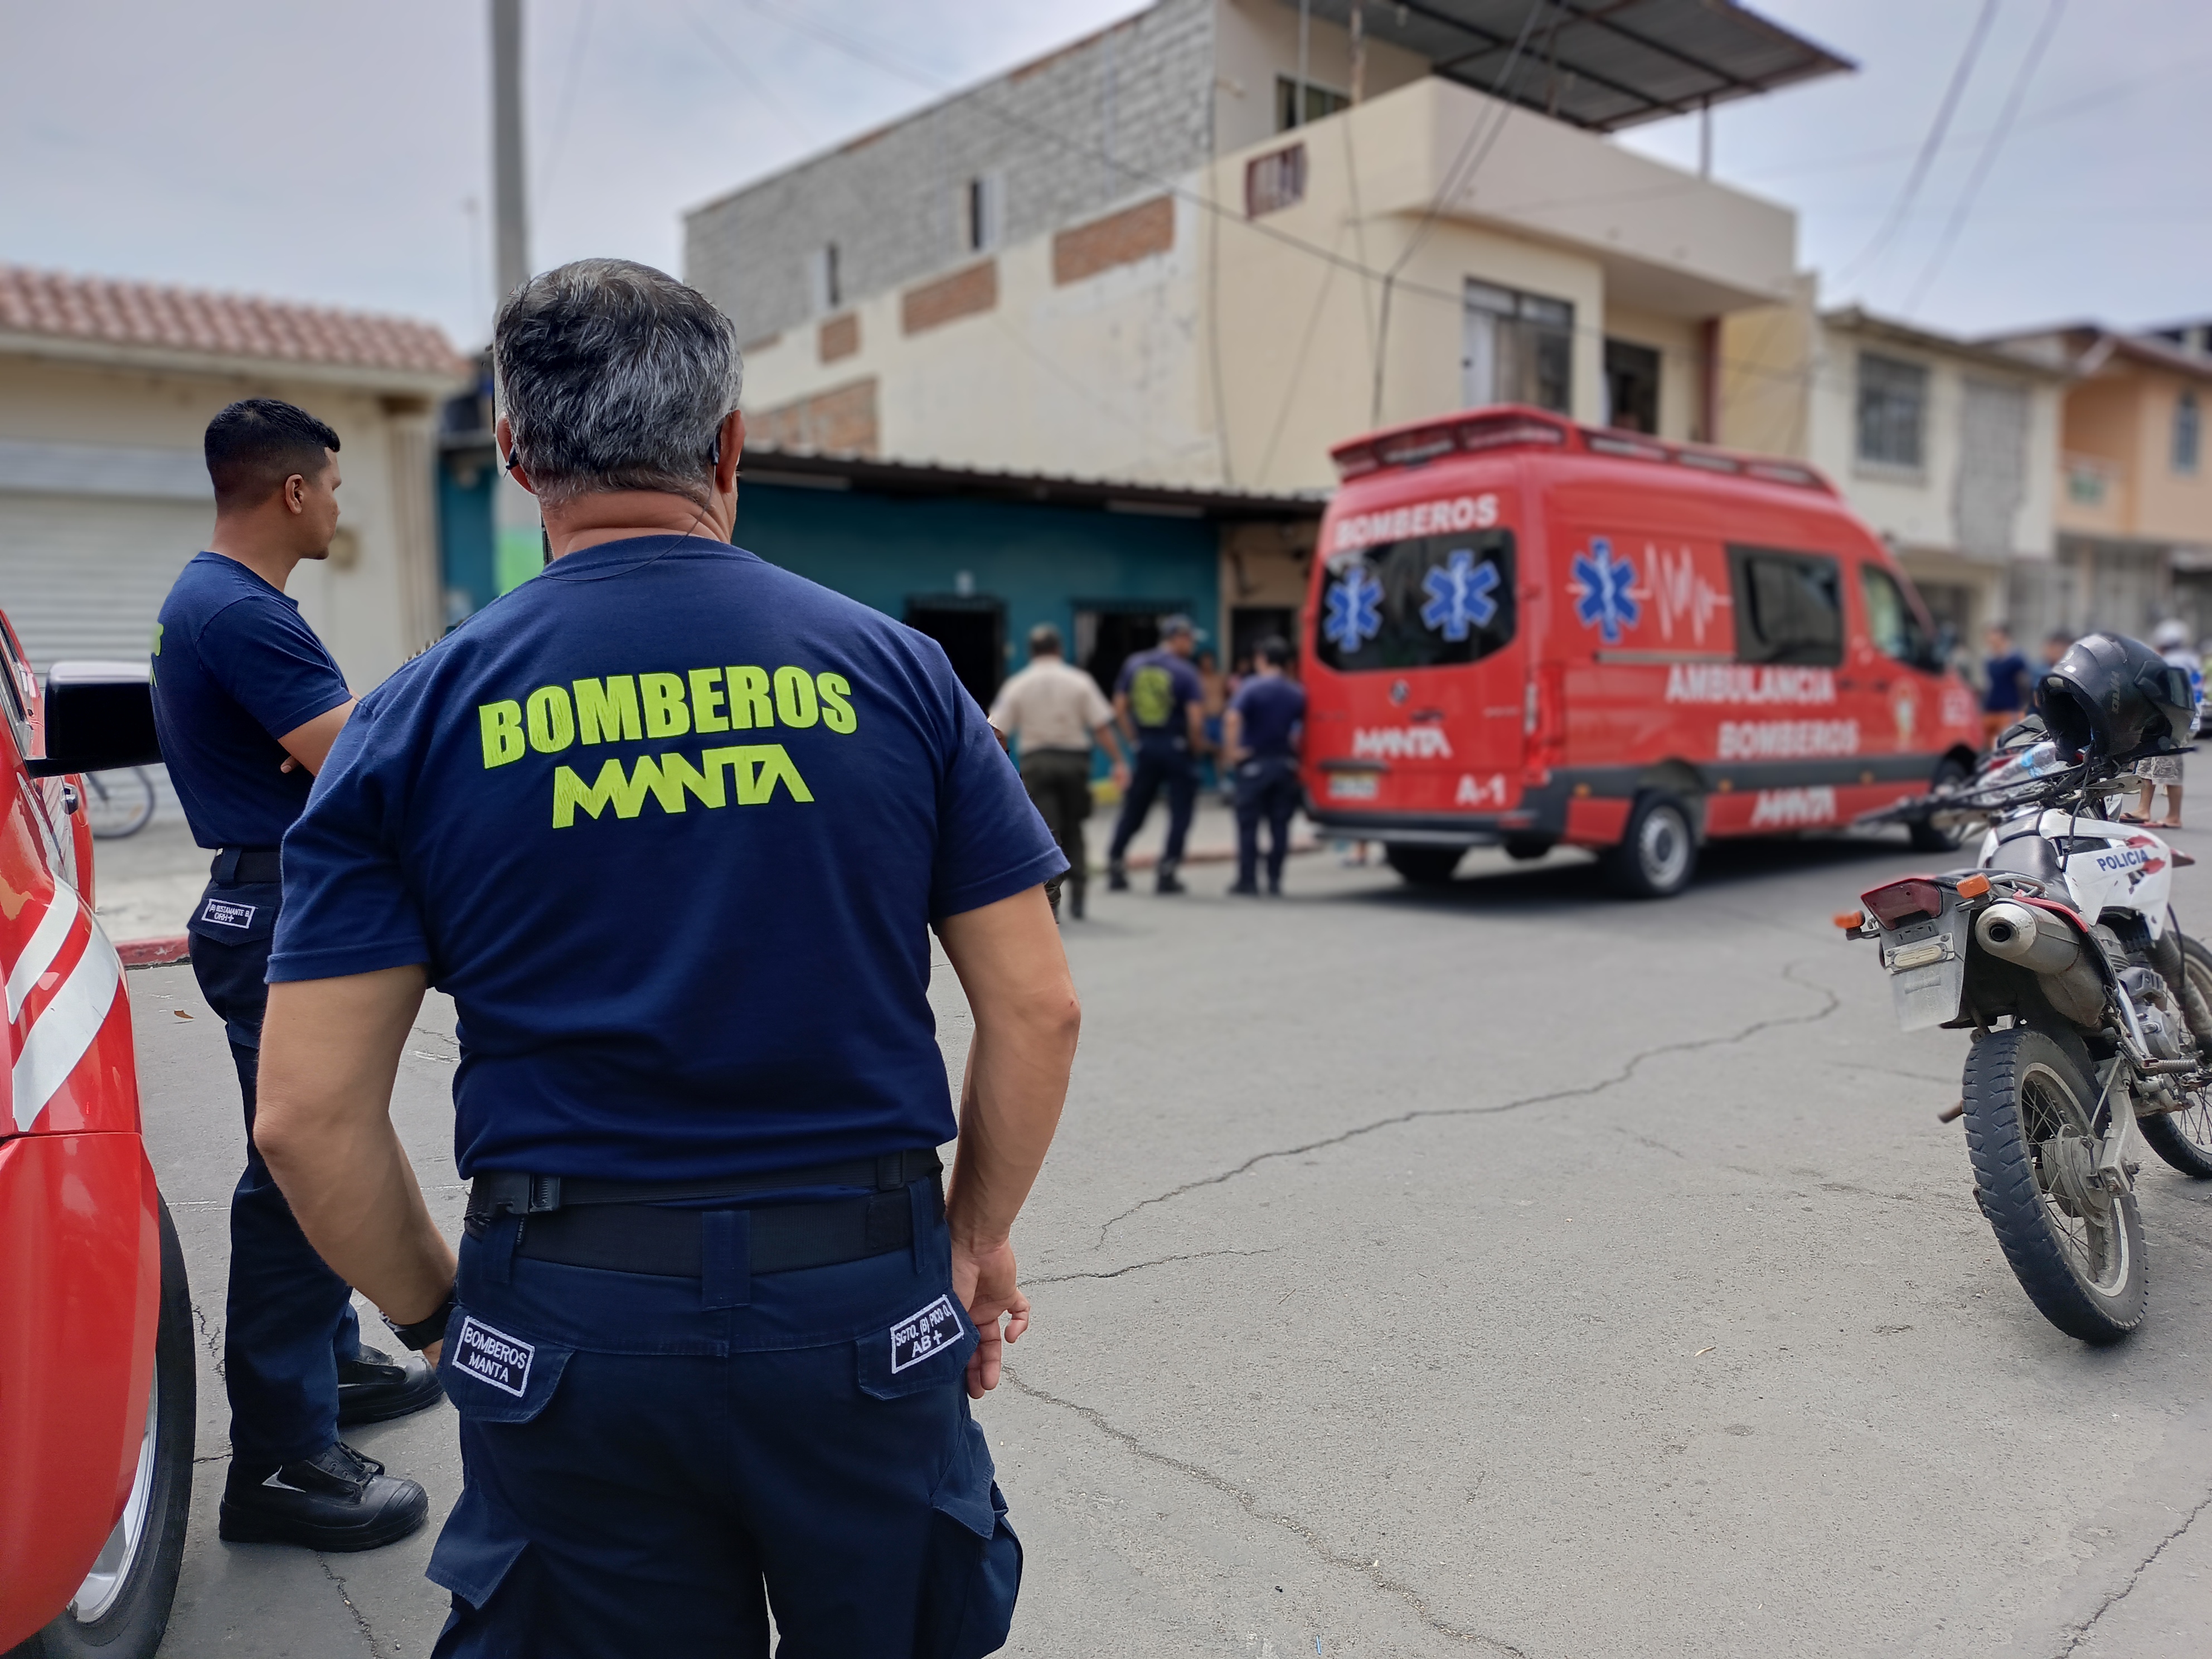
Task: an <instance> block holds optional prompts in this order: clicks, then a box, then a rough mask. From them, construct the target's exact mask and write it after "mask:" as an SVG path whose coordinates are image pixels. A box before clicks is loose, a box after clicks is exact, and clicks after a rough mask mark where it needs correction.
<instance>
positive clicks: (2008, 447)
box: [1721, 276, 2070, 653]
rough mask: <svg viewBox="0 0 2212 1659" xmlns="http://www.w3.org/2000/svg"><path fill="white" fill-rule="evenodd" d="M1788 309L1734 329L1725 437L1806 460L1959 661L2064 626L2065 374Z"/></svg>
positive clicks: (1928, 334) (1727, 334)
mask: <svg viewBox="0 0 2212 1659" xmlns="http://www.w3.org/2000/svg"><path fill="white" fill-rule="evenodd" d="M1814 292H1815V283H1814V278H1813V277H1811V276H1806V277H1804V278H1802V279H1801V281H1800V283H1799V284H1798V288H1797V293H1796V299H1795V301H1794V303H1792V304H1791V305H1790V306H1787V307H1777V308H1775V309H1774V310H1772V311H1768V312H1756V313H1747V314H1745V315H1743V316H1741V317H1735V318H1731V319H1729V322H1728V325H1727V326H1726V329H1725V331H1724V332H1723V337H1722V339H1723V345H1722V351H1723V369H1722V377H1721V383H1722V392H1721V407H1722V421H1721V435H1722V437H1723V440H1724V441H1726V442H1727V443H1728V444H1729V445H1730V446H1731V447H1737V448H1743V449H1753V450H1761V451H1765V452H1766V453H1772V454H1780V455H1788V456H1791V457H1794V458H1795V459H1800V460H1805V461H1809V462H1811V463H1812V464H1813V465H1815V466H1817V467H1819V468H1820V470H1821V471H1823V472H1825V473H1826V474H1827V476H1828V477H1830V478H1831V479H1832V480H1833V481H1834V483H1836V485H1837V487H1838V489H1841V490H1842V491H1843V493H1844V498H1845V499H1846V500H1847V501H1850V504H1851V507H1852V508H1853V509H1854V510H1855V511H1856V512H1857V513H1858V514H1859V515H1860V516H1861V517H1862V518H1863V519H1865V520H1867V522H1868V523H1869V525H1871V526H1873V527H1874V529H1875V531H1876V532H1878V533H1879V534H1880V535H1881V536H1882V538H1884V539H1885V540H1887V542H1888V543H1889V544H1890V546H1891V548H1892V549H1893V550H1894V551H1895V552H1896V553H1897V555H1898V556H1899V561H1900V562H1902V563H1903V564H1904V566H1905V569H1906V571H1907V572H1908V573H1910V574H1911V577H1912V579H1913V582H1914V584H1915V585H1916V586H1917V587H1918V588H1919V589H1920V592H1921V595H1922V597H1923V599H1926V600H1927V602H1928V608H1929V611H1932V612H1933V613H1934V615H1935V617H1936V622H1937V623H1938V624H1939V625H1941V626H1944V627H1947V628H1948V629H1950V630H1951V632H1952V633H1953V635H1954V636H1955V637H1956V638H1957V639H1958V640H1959V641H1960V642H1961V643H1962V644H1963V645H1964V646H1965V647H1967V649H1968V650H1969V651H1970V652H1972V653H1978V652H1979V650H1980V648H1981V635H1982V630H1983V629H1985V628H1987V627H1988V626H1989V625H1990V624H1991V623H1998V622H2008V623H2010V624H2011V626H2012V627H2013V629H2015V633H2016V634H2017V635H2019V637H2020V638H2021V640H2023V641H2033V639H2036V638H2038V637H2039V636H2040V635H2041V634H2042V633H2043V632H2045V631H2047V630H2048V629H2051V628H2054V627H2060V626H2064V625H2067V623H2068V619H2069V615H2070V612H2069V610H2068V608H2067V605H2066V603H2065V600H2064V586H2065V585H2064V581H2063V573H2062V572H2061V570H2060V568H2059V566H2058V564H2057V562H2056V557H2055V556H2056V553H2057V532H2056V526H2055V520H2054V513H2055V497H2056V495H2057V480H2058V444H2059V409H2060V404H2061V399H2062V398H2063V393H2064V387H2065V384H2066V380H2067V373H2066V370H2065V369H2064V368H2063V367H2061V366H2059V365H2057V364H2055V363H2051V362H2038V361H2028V360H2024V359H2023V358H2021V356H2018V355H2016V354H2015V353H2012V352H2009V351H2006V350H2003V349H1999V348H1997V347H1996V346H1993V345H1985V344H1976V343H1973V342H1971V341H1967V340H1961V339H1958V338H1954V337H1950V336H1948V335H1943V334H1939V333H1936V332H1935V331H1932V330H1929V329H1924V328H1919V327H1917V326H1914V325H1910V324H1905V323H1901V322H1897V321H1894V320H1892V319H1886V318H1881V317H1876V316H1874V315H1872V314H1870V313H1867V312H1865V311H1862V310H1859V309H1857V308H1856V307H1852V308H1847V309H1843V310H1830V311H1821V310H1819V309H1818V308H1817V307H1816V306H1815V304H1814Z"/></svg>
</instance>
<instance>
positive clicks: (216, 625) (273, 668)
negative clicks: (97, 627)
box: [152, 398, 438, 1550]
mask: <svg viewBox="0 0 2212 1659" xmlns="http://www.w3.org/2000/svg"><path fill="white" fill-rule="evenodd" d="M337 450H338V438H337V434H336V433H335V432H333V431H331V428H329V427H327V426H325V425H324V424H323V422H320V421H319V420H317V419H316V418H315V417H314V416H312V415H310V414H308V413H307V411H306V410H301V409H295V408H294V407H293V406H292V405H291V404H285V403H279V402H277V401H276V399H274V398H248V399H246V401H245V402H243V403H236V404H231V405H230V407H229V408H228V409H226V410H223V411H222V413H221V414H219V415H217V416H216V417H215V419H214V420H213V421H211V422H209V424H208V429H207V464H208V472H209V475H210V477H211V478H212V479H213V481H214V483H215V492H216V524H215V534H214V535H213V536H212V537H210V538H209V545H208V548H207V550H205V551H203V552H200V553H197V554H195V555H194V556H193V557H192V559H191V562H189V563H187V564H186V565H185V568H184V571H183V574H180V575H179V577H178V578H177V582H176V586H174V587H173V588H172V589H171V590H170V592H169V597H168V599H167V601H166V602H165V603H164V604H163V605H162V606H161V621H160V625H159V626H158V627H156V628H155V630H154V650H153V660H152V668H153V678H154V717H155V721H156V722H157V723H158V725H159V727H160V731H161V753H162V756H163V757H164V758H165V759H166V760H167V763H168V768H169V777H170V780H171V781H173V783H174V784H175V785H176V789H177V799H178V800H179V803H180V804H181V805H183V807H184V809H185V820H186V821H187V822H188V823H190V824H191V829H192V838H193V839H194V840H195V841H197V842H198V843H199V844H200V845H201V846H203V847H206V848H213V849H215V854H216V856H215V862H214V866H213V868H212V870H211V871H210V881H209V883H208V885H207V890H205V891H204V892H203V893H202V894H201V895H200V896H199V899H198V901H197V902H196V903H195V904H194V905H193V907H192V915H191V921H190V922H189V923H188V924H187V926H188V927H189V928H190V930H191V951H192V974H193V976H194V977H195V978H196V979H197V980H198V981H199V986H200V991H201V993H202V994H203V995H204V996H205V997H206V998H207V1000H208V1006H210V1007H211V1008H213V1009H214V1010H215V1012H216V1014H218V1015H219V1016H221V1018H222V1021H223V1024H224V1026H225V1029H226V1030H227V1032H228V1036H229V1038H230V1052H231V1058H232V1060H234V1063H235V1064H236V1066H237V1068H238V1085H239V1089H240V1092H241V1093H242V1094H243V1096H244V1097H245V1103H246V1137H247V1141H246V1172H245V1173H244V1174H243V1175H241V1176H240V1177H239V1180H238V1186H237V1188H236V1190H235V1191H234V1192H233V1193H232V1194H231V1200H230V1293H229V1297H228V1303H227V1304H226V1306H225V1310H224V1327H223V1381H224V1385H225V1387H226V1389H228V1393H229V1395H230V1446H231V1463H230V1471H229V1476H228V1481H227V1483H226V1484H225V1486H224V1488H223V1498H222V1511H221V1519H220V1522H219V1526H220V1530H221V1533H222V1536H223V1537H224V1538H225V1539H226V1540H228V1541H231V1542H234V1543H241V1542H243V1543H276V1544H301V1545H305V1546H307V1547H310V1548H313V1549H318V1550H357V1549H368V1548H371V1547H374V1546H376V1545H380V1544H388V1543H390V1542H392V1541H393V1540H395V1539H398V1538H404V1537H405V1536H406V1535H407V1534H410V1533H411V1532H413V1531H415V1530H416V1528H419V1527H420V1526H421V1525H422V1522H423V1521H424V1519H425V1518H426V1517H427V1516H428V1513H429V1503H428V1499H427V1498H425V1497H424V1496H423V1492H422V1487H420V1486H417V1485H416V1484H415V1482H413V1481H412V1480H396V1479H392V1478H391V1477H388V1476H386V1474H384V1470H383V1467H382V1465H380V1464H379V1463H377V1462H375V1461H374V1460H373V1459H370V1458H366V1457H362V1456H361V1455H358V1454H357V1453H356V1452H354V1451H353V1450H352V1449H349V1447H347V1446H345V1445H343V1443H340V1442H339V1440H338V1437H337V1431H338V1430H340V1429H341V1428H343V1427H345V1426H347V1425H349V1424H356V1423H374V1422H379V1421H381V1420H382V1419H386V1418H392V1417H399V1416H403V1415H404V1414H406V1413H410V1412H414V1411H419V1410H421V1409H422V1407H425V1406H428V1405H430V1404H432V1403H433V1402H435V1401H436V1400H437V1398H438V1383H437V1379H436V1378H435V1377H434V1376H431V1375H430V1372H429V1370H428V1367H426V1366H425V1365H424V1364H422V1361H420V1360H419V1359H415V1358H402V1359H401V1360H400V1361H399V1362H398V1363H394V1362H393V1361H392V1360H391V1359H390V1358H388V1357H387V1356H386V1355H385V1354H383V1353H381V1352H378V1351H377V1350H376V1349H374V1348H372V1347H368V1346H364V1345H363V1344H362V1341H361V1340H360V1339H361V1330H360V1323H359V1322H358V1321H357V1320H356V1318H355V1316H354V1311H353V1292H352V1290H351V1289H350V1288H349V1286H348V1285H347V1284H346V1282H345V1281H344V1280H343V1279H340V1278H339V1277H338V1276H337V1274H336V1273H332V1272H331V1270H330V1268H328V1267H325V1266H324V1264H323V1262H322V1261H321V1260H320V1259H319V1257H318V1256H317V1255H316V1254H315V1252H314V1250H313V1248H312V1247H311V1246H310V1245H309V1244H308V1243H307V1239H306V1238H305V1237H302V1235H301V1231H300V1225H299V1223H298V1222H297V1221H295V1220H294V1219H293V1216H292V1212H291V1210H290V1208H289V1206H287V1205H286V1204H285V1202H284V1194H283V1193H282V1192H281V1191H279V1190H278V1188H277V1186H276V1182H275V1181H274V1180H273V1179H271V1177H270V1173H269V1169H268V1166H267V1165H266V1164H264V1163H263V1162H262V1159H261V1156H260V1154H259V1153H258V1152H257V1151H256V1150H255V1149H254V1144H253V1135H254V1127H255V1104H256V1103H255V1084H256V1079H257V1073H258V1065H259V1048H260V1042H261V1022H262V1010H263V1006H264V1003H265V1002H266V1000H267V998H268V987H267V986H266V984H265V983H264V974H265V972H266V969H267V968H268V965H269V946H270V934H271V933H272V932H273V930H274V929H275V927H276V915H277V909H278V907H279V905H280V904H281V902H282V901H283V887H282V885H281V884H280V883H279V881H278V869H277V844H278V843H279V842H281V841H282V840H283V836H284V832H285V830H286V829H289V828H290V827H291V824H292V823H293V821H294V820H295V818H297V817H299V815H300V811H301V808H302V807H303V806H305V805H307V787H308V785H309V783H310V782H311V781H312V779H313V774H314V773H315V772H317V771H318V770H319V769H321V767H322V765H323V763H324V760H325V757H326V756H327V755H328V754H329V753H330V749H331V743H332V742H333V741H334V740H335V739H336V738H337V734H338V731H339V728H340V727H342V726H344V724H345V723H346V719H347V717H348V716H349V714H351V713H352V712H353V708H354V700H353V694H352V693H351V692H350V691H349V690H347V689H346V683H345V678H344V676H343V675H342V674H340V673H339V672H338V666H337V664H336V663H335V662H333V661H332V660H331V654H330V653H329V652H328V651H326V650H325V649H324V648H323V642H322V641H320V640H319V639H317V638H316V637H315V634H314V630H313V629H311V628H309V627H308V626H307V623H306V622H305V621H304V620H302V619H301V616H300V607H299V604H298V602H297V601H296V600H294V599H290V598H289V597H288V596H287V595H286V593H285V592H284V587H285V584H286V583H287V582H288V581H289V580H290V579H291V575H292V572H293V570H294V569H295V568H296V567H297V566H298V565H299V563H300V562H301V560H302V559H321V558H325V557H327V556H329V553H330V546H331V534H332V532H334V531H335V530H336V529H337V521H338V503H337V489H338V483H339V477H338V457H337Z"/></svg>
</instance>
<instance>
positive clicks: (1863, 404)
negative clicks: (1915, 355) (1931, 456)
mask: <svg viewBox="0 0 2212 1659" xmlns="http://www.w3.org/2000/svg"><path fill="white" fill-rule="evenodd" d="M1858 428H1859V459H1861V460H1863V461H1871V462H1872V463H1874V464H1875V465H1877V466H1909V467H1914V468H1917V467H1919V466H1922V465H1924V464H1925V460H1926V451H1925V440H1926V433H1927V428H1928V371H1927V369H1926V368H1923V366H1922V365H1920V364H1918V363H1908V362H1903V361H1902V360H1900V359H1899V358H1896V357H1883V356H1877V355H1876V354H1875V353H1874V352H1871V351H1862V352H1861V353H1859V386H1858Z"/></svg>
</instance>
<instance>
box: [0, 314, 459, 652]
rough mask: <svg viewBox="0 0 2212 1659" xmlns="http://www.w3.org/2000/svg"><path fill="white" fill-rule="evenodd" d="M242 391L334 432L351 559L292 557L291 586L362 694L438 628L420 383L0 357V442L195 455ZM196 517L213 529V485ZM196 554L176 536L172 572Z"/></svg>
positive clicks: (425, 406) (426, 423) (427, 413)
mask: <svg viewBox="0 0 2212 1659" xmlns="http://www.w3.org/2000/svg"><path fill="white" fill-rule="evenodd" d="M249 397H270V398H283V399H284V400H286V401H287V402H289V403H294V404H298V405H299V406H300V407H301V408H303V409H306V410H310V411H311V412H312V413H313V414H314V415H316V416H319V417H320V418H321V419H323V420H324V421H326V422H329V423H330V425H331V428H333V429H335V430H336V431H337V435H338V439H339V443H340V449H339V456H338V459H339V466H340V471H341V475H342V477H343V480H344V482H343V485H342V486H341V487H340V489H339V491H338V502H339V513H340V519H339V525H340V529H341V530H342V531H343V532H350V533H351V536H352V538H353V542H354V545H355V546H356V548H357V549H358V555H357V557H356V559H355V561H354V562H353V564H352V566H351V568H347V569H338V568H333V567H332V566H331V565H327V564H302V565H301V567H300V568H299V569H298V570H297V571H295V573H294V575H293V578H292V581H291V584H290V586H289V589H288V591H289V592H290V594H291V595H292V597H293V598H295V599H298V600H299V601H300V610H301V615H302V616H304V617H306V618H307V621H308V623H310V624H311V625H312V626H313V628H314V629H315V631H316V632H317V633H318V634H319V635H321V636H322V638H323V640H324V641H325V643H326V644H327V645H328V646H329V647H330V648H331V654H332V655H333V656H334V657H336V658H337V662H338V665H339V667H340V668H341V669H343V671H344V672H345V676H346V679H347V682H348V683H349V684H350V685H351V686H352V687H353V689H354V690H355V691H356V692H357V693H358V692H362V691H366V690H368V689H369V688H371V687H372V686H374V685H375V684H377V683H378V682H379V681H380V680H382V679H383V678H385V677H386V675H388V674H390V673H391V672H392V670H393V669H395V668H397V667H398V665H400V664H401V663H403V662H404V661H405V660H406V659H408V658H409V657H410V656H412V655H414V654H415V653H416V652H418V651H420V650H421V649H422V647H424V646H426V645H428V644H429V643H430V642H431V641H434V640H435V639H436V638H437V636H438V635H439V633H440V632H441V617H440V606H439V599H438V595H439V588H440V583H439V580H438V574H437V557H438V555H437V540H436V527H435V503H434V502H433V501H432V498H431V489H432V477H431V474H430V471H429V469H430V465H431V462H432V458H433V457H432V448H431V441H432V440H431V420H432V407H431V403H430V400H429V398H428V396H427V395H426V393H425V392H406V393H402V394H399V395H398V396H395V395H394V394H393V393H392V392H382V391H377V390H371V389H368V388H365V387H343V386H331V385H327V384H322V385H319V384H315V383H313V382H301V381H299V380H290V379H287V378H286V377H284V376H283V374H281V373H270V374H264V373H260V372H258V371H253V370H248V369H243V368H241V369H240V370H237V371H235V372H228V373H226V372H221V371H210V372H206V373H192V372H189V371H185V370H178V369H168V368H163V369H135V368H122V367H116V366H109V365H102V364H98V363H92V362H66V361H64V362H55V361H50V360H46V359H42V358H26V357H21V356H7V355H4V354H0V439H14V440H19V441H26V442H31V443H47V444H73V445H74V444H82V445H89V446H97V445H119V446H128V447H143V448H149V449H166V450H174V451H179V452H183V453H188V454H191V455H197V454H198V453H200V451H201V441H202V438H203V435H204V433H205V431H206V428H207V422H208V421H209V419H210V417H211V416H213V415H214V414H215V413H216V410H220V409H221V408H222V406H223V405H224V404H228V403H231V402H233V401H234V400H235V399H237V398H249ZM395 411H397V412H395ZM87 500H88V502H97V501H99V500H100V497H98V496H90V497H88V498H87ZM206 521H207V525H208V527H209V528H212V527H213V525H214V522H215V504H214V497H213V495H212V494H210V495H209V497H208V501H207V514H206ZM197 550H198V549H197V547H196V546H179V548H178V549H177V565H178V568H180V569H181V568H183V566H184V564H185V561H186V560H188V559H189V558H191V556H192V554H193V553H194V552H196V551H197ZM4 603H5V596H4V595H3V594H0V604H4Z"/></svg>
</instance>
